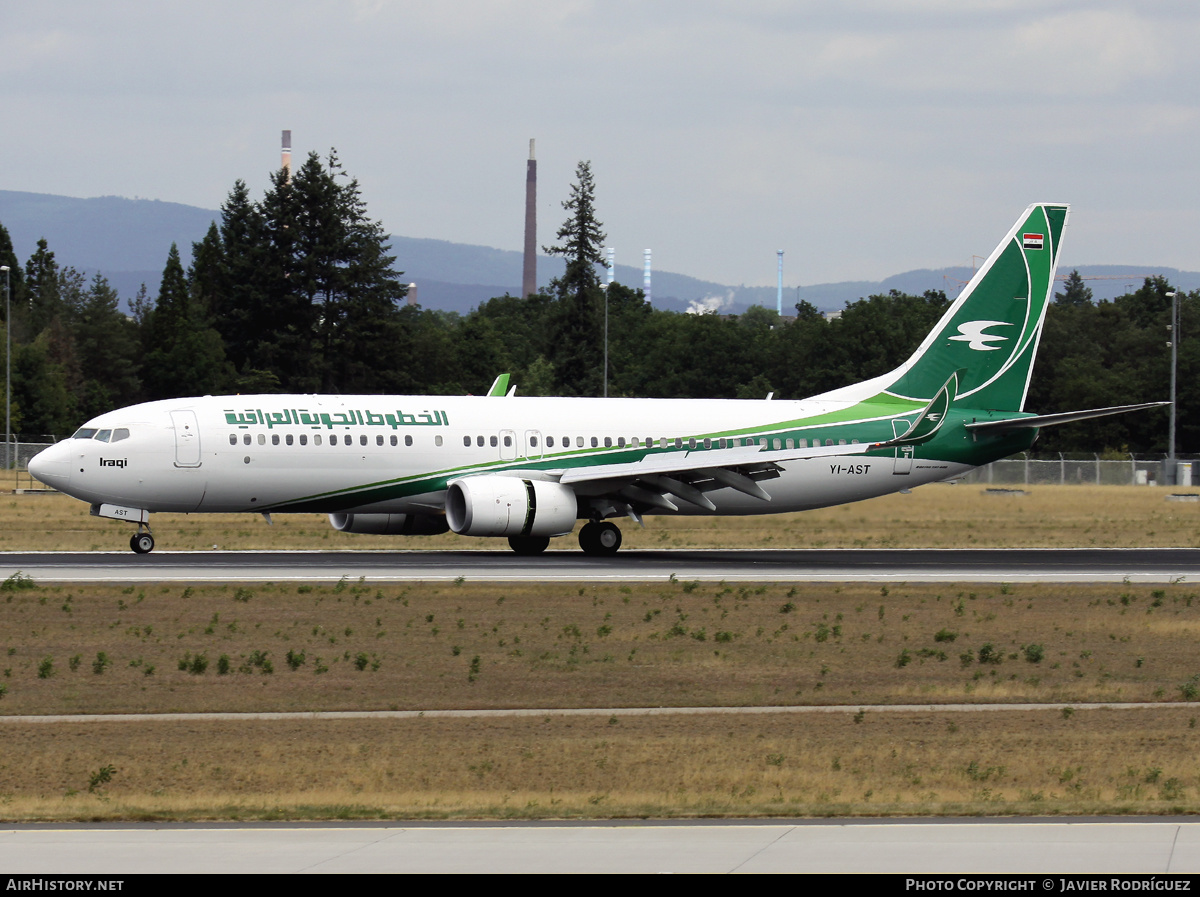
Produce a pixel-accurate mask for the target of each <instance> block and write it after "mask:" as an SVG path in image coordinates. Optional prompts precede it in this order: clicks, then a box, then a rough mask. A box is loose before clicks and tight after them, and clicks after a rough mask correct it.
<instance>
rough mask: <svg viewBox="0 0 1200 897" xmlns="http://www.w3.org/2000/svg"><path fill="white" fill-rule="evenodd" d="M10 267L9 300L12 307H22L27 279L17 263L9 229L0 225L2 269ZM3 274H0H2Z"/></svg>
mask: <svg viewBox="0 0 1200 897" xmlns="http://www.w3.org/2000/svg"><path fill="white" fill-rule="evenodd" d="M3 266H7V267H8V288H9V290H10V291H11V292H10V294H9V300H10V302H11V304H12V305H14V306H18V307H19V306H20V303H21V300H22V299H23V298H24V297H25V277H24V272H23V271H22V270H21V263H20V262H18V261H17V253H16V251H15V250H14V249H13V243H12V237H11V236H10V235H9V233H8V228H6V227H5V226H4V225H3V224H0V267H3ZM2 273H3V272H0V274H2Z"/></svg>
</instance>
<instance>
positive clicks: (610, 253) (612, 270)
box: [600, 246, 617, 399]
mask: <svg viewBox="0 0 1200 897" xmlns="http://www.w3.org/2000/svg"><path fill="white" fill-rule="evenodd" d="M616 252H617V251H616V250H615V249H614V248H612V247H611V246H610V247H609V248H608V264H607V265H606V266H605V267H606V268H608V275H607V276H608V280H607V281H606V282H605V283H602V284H601V285H600V289H602V290H604V398H606V399H607V398H608V288H609V287H611V286H612V285H613V276H614V275H615V274H616V272H617V266H616V265H615V264H614V263H613V256H614V255H616Z"/></svg>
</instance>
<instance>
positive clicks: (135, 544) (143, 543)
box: [129, 528, 154, 554]
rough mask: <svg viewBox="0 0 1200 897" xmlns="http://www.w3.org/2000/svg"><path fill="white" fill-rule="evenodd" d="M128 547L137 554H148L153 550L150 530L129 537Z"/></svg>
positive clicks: (140, 530) (139, 531)
mask: <svg viewBox="0 0 1200 897" xmlns="http://www.w3.org/2000/svg"><path fill="white" fill-rule="evenodd" d="M129 547H130V548H132V549H133V550H134V552H136V553H137V554H149V553H150V552H152V551H153V550H154V536H153V535H151V533H150V530H142V529H140V528H139V530H138V531H137V532H136V533H134V534H133V535H132V536H130V537H129Z"/></svg>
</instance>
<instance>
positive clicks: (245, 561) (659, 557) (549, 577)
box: [0, 548, 1200, 583]
mask: <svg viewBox="0 0 1200 897" xmlns="http://www.w3.org/2000/svg"><path fill="white" fill-rule="evenodd" d="M17 572H20V573H22V574H23V575H26V576H31V577H33V578H34V579H36V580H39V581H47V582H254V581H259V582H261V581H295V580H304V581H326V582H328V581H333V582H336V581H337V580H339V579H341V578H343V577H345V578H348V579H358V578H360V577H365V579H367V580H369V581H371V582H388V581H394V582H402V581H414V580H423V581H439V580H440V581H445V580H455V579H458V578H459V577H462V578H463V579H465V580H468V581H470V580H475V581H490V582H542V581H591V582H595V581H654V580H663V579H669V578H671V577H674V578H676V579H685V580H710V581H718V580H726V581H731V582H736V581H753V582H780V581H810V582H819V581H836V582H863V581H866V582H873V581H880V582H886V581H892V582H1154V583H1164V582H1196V581H1198V580H1200V549H1192V548H1130V549H1112V548H1109V549H1092V548H1078V549H1059V548H1055V549H1019V548H1014V549H777V550H737V551H734V550H700V549H695V550H687V549H676V550H669V551H622V552H620V553H618V554H617V555H614V556H612V557H590V556H588V555H585V554H583V553H582V552H580V551H548V552H546V553H545V554H542V555H539V556H537V557H532V558H530V557H520V556H517V555H515V554H512V553H510V552H507V551H195V552H181V551H155V552H154V553H152V554H147V555H136V554H133V553H132V552H116V551H114V552H0V578H7V577H9V576H12V575H13V574H15V573H17Z"/></svg>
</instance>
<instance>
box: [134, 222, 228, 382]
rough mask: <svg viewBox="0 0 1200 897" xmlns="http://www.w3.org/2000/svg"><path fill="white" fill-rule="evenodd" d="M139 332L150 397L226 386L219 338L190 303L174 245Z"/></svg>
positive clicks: (226, 369)
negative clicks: (143, 350)
mask: <svg viewBox="0 0 1200 897" xmlns="http://www.w3.org/2000/svg"><path fill="white" fill-rule="evenodd" d="M143 329H144V335H143V341H144V344H145V347H146V356H145V358H146V361H145V366H144V369H143V370H144V378H145V383H146V391H147V392H148V393H149V394H150V397H151V398H154V399H167V398H175V397H178V396H189V395H204V394H206V393H218V392H221V391H223V390H224V388H225V387H226V385H227V384H228V383H229V380H230V371H229V369H228V365H227V363H226V360H225V350H224V347H223V346H222V344H221V337H220V335H219V334H218V333H217V331H216V330H215V329H213V328H212V327H211V326H210V325H209V324H208V321H207V320H206V318H205V316H204V314H203V313H202V312H201V310H200V309H199V308H198V307H197V303H195V302H194V301H193V298H192V290H191V287H190V286H189V284H188V281H187V277H186V276H185V275H184V272H183V263H182V262H181V261H180V258H179V248H178V247H177V246H176V245H175V244H174V243H172V244H171V251H170V253H169V254H168V255H167V264H166V267H165V268H164V269H163V276H162V285H161V287H160V288H159V291H158V302H157V303H155V306H154V310H153V312H151V313H150V314H149V315H148V316H147V319H146V321H145V324H144V325H143Z"/></svg>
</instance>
